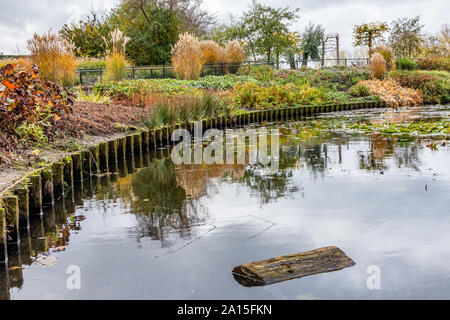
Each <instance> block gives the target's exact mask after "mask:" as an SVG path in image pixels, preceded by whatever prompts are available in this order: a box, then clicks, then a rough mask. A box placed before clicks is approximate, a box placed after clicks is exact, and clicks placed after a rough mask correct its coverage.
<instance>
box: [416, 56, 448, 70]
mask: <svg viewBox="0 0 450 320" xmlns="http://www.w3.org/2000/svg"><path fill="white" fill-rule="evenodd" d="M418 67H419V69H420V70H445V71H449V72H450V57H439V56H433V57H426V58H423V59H420V60H419V61H418Z"/></svg>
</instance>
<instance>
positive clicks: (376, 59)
mask: <svg viewBox="0 0 450 320" xmlns="http://www.w3.org/2000/svg"><path fill="white" fill-rule="evenodd" d="M370 71H371V72H372V77H373V78H374V79H378V80H383V79H384V75H385V74H386V60H384V58H383V56H382V55H381V54H380V53H378V52H376V53H374V54H373V55H372V57H371V58H370Z"/></svg>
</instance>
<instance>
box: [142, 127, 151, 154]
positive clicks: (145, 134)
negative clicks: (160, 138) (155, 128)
mask: <svg viewBox="0 0 450 320" xmlns="http://www.w3.org/2000/svg"><path fill="white" fill-rule="evenodd" d="M149 140H150V139H149V132H148V131H143V132H142V152H143V153H147V152H148V150H149Z"/></svg>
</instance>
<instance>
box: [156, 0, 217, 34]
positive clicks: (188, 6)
mask: <svg viewBox="0 0 450 320" xmlns="http://www.w3.org/2000/svg"><path fill="white" fill-rule="evenodd" d="M159 2H160V3H161V5H162V6H165V7H166V8H167V9H169V10H172V11H174V12H175V13H176V14H177V15H178V18H179V19H180V21H181V29H182V30H181V31H182V32H189V33H192V34H195V35H198V36H202V35H204V34H206V33H207V32H208V31H209V30H210V29H211V27H212V26H213V24H214V22H215V18H216V17H215V16H213V15H212V14H210V13H209V12H208V11H206V10H204V9H203V0H159Z"/></svg>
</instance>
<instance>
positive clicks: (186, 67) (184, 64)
mask: <svg viewBox="0 0 450 320" xmlns="http://www.w3.org/2000/svg"><path fill="white" fill-rule="evenodd" d="M203 63H204V60H203V56H202V51H201V47H200V42H199V41H198V40H197V39H196V38H195V37H194V36H193V35H191V34H189V33H183V34H181V35H180V37H179V39H178V42H177V43H176V44H175V46H174V47H173V48H172V65H173V69H174V71H175V74H176V75H177V78H182V79H187V80H196V79H198V78H199V77H200V73H201V71H202V67H203Z"/></svg>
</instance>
